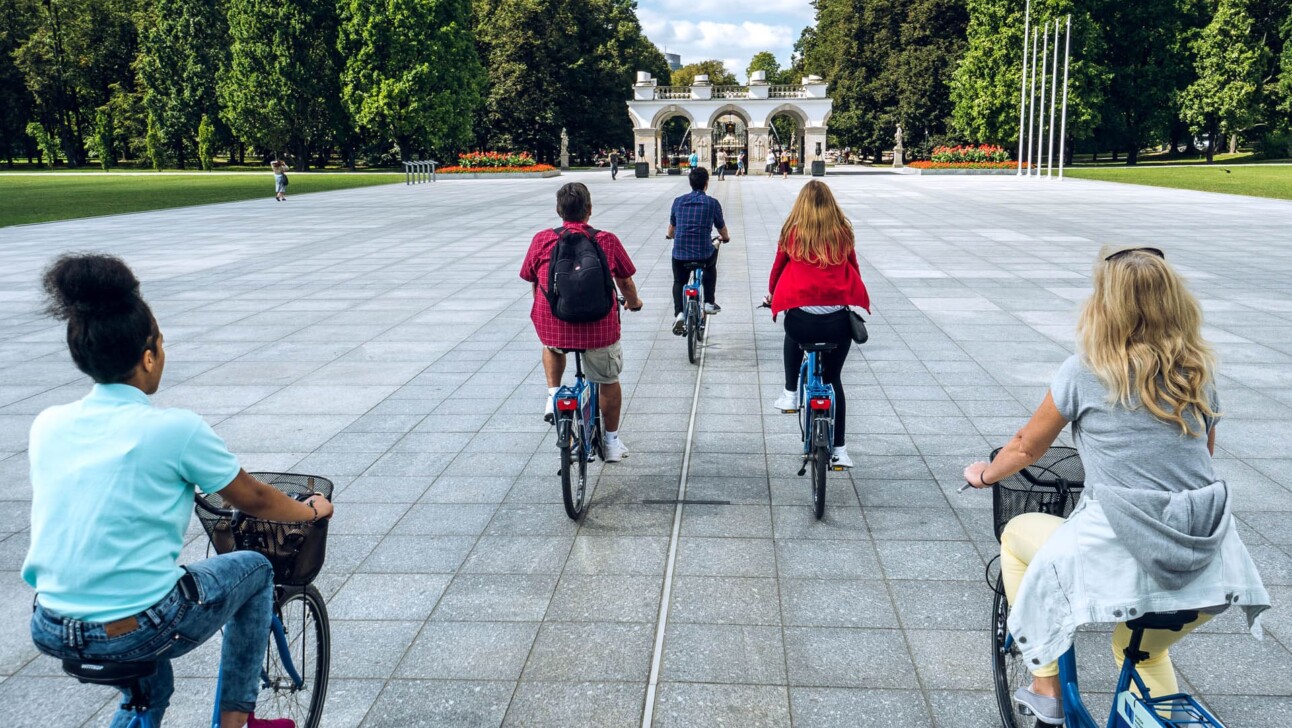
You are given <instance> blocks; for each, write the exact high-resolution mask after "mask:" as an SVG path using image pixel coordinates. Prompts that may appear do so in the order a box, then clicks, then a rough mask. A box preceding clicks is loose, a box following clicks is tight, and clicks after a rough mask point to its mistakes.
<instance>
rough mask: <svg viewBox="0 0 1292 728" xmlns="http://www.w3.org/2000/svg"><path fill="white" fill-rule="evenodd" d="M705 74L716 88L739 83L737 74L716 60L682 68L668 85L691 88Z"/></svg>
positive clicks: (672, 75) (690, 64)
mask: <svg viewBox="0 0 1292 728" xmlns="http://www.w3.org/2000/svg"><path fill="white" fill-rule="evenodd" d="M773 60H775V59H773ZM705 74H708V76H709V83H711V84H713V85H714V86H735V85H736V84H737V83H739V82H738V81H737V80H736V74H734V73H732V72H731V71H728V70H727V67H726V66H725V65H723V63H722V61H719V60H714V59H710V60H707V61H700V62H699V63H688V64H686V65H685V66H682V67H681V68H679V69H677V70H676V71H673V72H672V74H670V76H669V82H668V83H669V85H670V86H690V85H691V84H693V83H695V77H696V76H703V75H705Z"/></svg>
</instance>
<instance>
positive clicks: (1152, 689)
mask: <svg viewBox="0 0 1292 728" xmlns="http://www.w3.org/2000/svg"><path fill="white" fill-rule="evenodd" d="M1062 524H1063V519H1062V518H1059V517H1057V516H1051V515H1047V514H1044V513H1025V514H1023V515H1021V516H1017V517H1015V518H1014V519H1013V520H1011V521H1010V522H1009V524H1008V525H1006V526H1005V532H1004V533H1002V534H1001V537H1000V575H1001V579H1002V580H1003V581H1004V582H1005V597H1006V598H1007V599H1008V600H1009V601H1010V603H1011V604H1012V603H1013V602H1014V597H1015V596H1016V595H1017V594H1018V587H1019V585H1020V584H1022V583H1023V574H1024V572H1026V571H1027V565H1028V564H1029V563H1031V562H1032V559H1033V558H1034V557H1035V556H1036V552H1038V551H1040V550H1041V546H1043V545H1044V544H1045V542H1046V541H1048V540H1049V538H1050V536H1052V535H1053V534H1054V531H1055V530H1056V529H1058V527H1059V526H1060V525H1062ZM1209 619H1211V615H1210V614H1203V613H1199V614H1198V618H1197V619H1196V620H1194V621H1192V622H1190V623H1189V624H1186V625H1185V626H1184V628H1183V629H1181V630H1180V631H1179V632H1173V631H1171V630H1167V629H1150V630H1145V632H1144V638H1143V641H1142V642H1141V645H1140V649H1141V650H1142V651H1143V652H1147V653H1148V659H1146V660H1144V661H1142V662H1139V663H1137V664H1136V665H1135V669H1136V670H1138V671H1139V675H1140V677H1141V678H1143V679H1144V684H1145V685H1146V686H1147V687H1148V690H1149V693H1150V694H1152V695H1154V696H1158V697H1160V696H1163V695H1171V694H1173V693H1177V692H1179V684H1178V683H1177V682H1176V679H1175V667H1174V666H1173V665H1172V664H1171V655H1170V653H1169V648H1170V647H1171V645H1173V644H1175V643H1176V642H1179V641H1180V639H1181V638H1182V637H1184V636H1185V635H1186V634H1188V633H1190V632H1192V631H1193V630H1195V629H1197V628H1198V627H1200V626H1201V625H1203V624H1205V623H1206V622H1207V620H1209ZM1130 638H1131V631H1130V630H1129V629H1127V627H1126V625H1125V624H1119V625H1117V627H1116V629H1114V630H1113V659H1114V660H1115V661H1116V662H1117V668H1118V669H1121V666H1122V662H1123V660H1124V659H1125V657H1124V650H1125V649H1126V646H1127V645H1129V644H1130ZM1032 674H1033V675H1035V676H1037V677H1054V676H1055V675H1058V674H1059V665H1058V663H1056V662H1052V663H1050V664H1048V665H1043V666H1041V667H1039V668H1037V669H1035V670H1033V671H1032ZM1137 692H1138V691H1137Z"/></svg>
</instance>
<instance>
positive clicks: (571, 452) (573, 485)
mask: <svg viewBox="0 0 1292 728" xmlns="http://www.w3.org/2000/svg"><path fill="white" fill-rule="evenodd" d="M567 424H568V428H569V430H568V432H567V434H566V435H565V440H564V441H563V442H562V443H561V497H562V499H563V500H564V501H565V515H567V516H569V517H570V519H571V520H574V521H577V520H579V518H581V517H582V516H583V511H584V506H585V505H586V503H585V502H584V499H585V497H586V494H587V482H588V458H587V455H586V454H585V448H584V446H583V420H582V419H581V418H580V417H579V416H578V414H575V416H574V417H573V418H571V419H570V420H569V421H568V423H567ZM576 466H577V467H576Z"/></svg>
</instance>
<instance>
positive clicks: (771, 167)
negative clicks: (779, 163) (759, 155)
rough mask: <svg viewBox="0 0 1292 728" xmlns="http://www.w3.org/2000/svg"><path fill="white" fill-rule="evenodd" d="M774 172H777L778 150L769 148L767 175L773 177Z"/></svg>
mask: <svg viewBox="0 0 1292 728" xmlns="http://www.w3.org/2000/svg"><path fill="white" fill-rule="evenodd" d="M774 174H776V152H775V151H774V150H771V149H768V150H767V176H768V177H771V176H772V175H774Z"/></svg>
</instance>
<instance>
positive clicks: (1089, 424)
mask: <svg viewBox="0 0 1292 728" xmlns="http://www.w3.org/2000/svg"><path fill="white" fill-rule="evenodd" d="M1050 392H1051V393H1052V394H1053V396H1054V404H1055V406H1056V407H1057V408H1058V410H1059V414H1061V415H1063V418H1064V419H1066V420H1067V421H1069V422H1071V423H1072V438H1073V440H1074V441H1075V442H1076V445H1077V450H1078V451H1079V452H1080V453H1081V463H1082V465H1084V466H1085V469H1086V484H1087V485H1089V486H1095V487H1096V488H1097V487H1099V486H1111V487H1115V488H1131V489H1135V490H1139V489H1148V490H1162V491H1170V492H1180V491H1184V490H1193V489H1196V488H1201V487H1203V486H1206V485H1208V484H1210V483H1212V482H1214V481H1215V480H1216V475H1215V470H1214V469H1213V468H1212V463H1211V454H1210V453H1209V452H1208V451H1207V438H1206V437H1205V436H1204V437H1194V436H1190V435H1185V434H1183V433H1182V432H1181V431H1180V428H1179V426H1178V425H1174V424H1171V423H1168V422H1163V421H1162V420H1159V419H1158V418H1156V417H1154V416H1153V414H1152V413H1151V412H1149V411H1148V410H1147V409H1146V408H1144V407H1139V408H1136V409H1128V408H1126V407H1124V406H1122V405H1121V404H1117V403H1110V402H1109V401H1108V389H1107V388H1106V387H1104V384H1103V382H1101V381H1099V378H1098V377H1097V376H1095V374H1094V372H1092V371H1090V369H1089V368H1088V367H1087V366H1086V364H1085V362H1084V361H1083V360H1082V359H1081V357H1080V356H1079V355H1078V356H1072V357H1069V358H1068V360H1067V361H1065V362H1063V366H1061V367H1059V373H1058V374H1057V375H1055V377H1054V382H1053V383H1052V384H1051V385H1050ZM1208 396H1209V399H1210V404H1211V409H1212V411H1219V409H1220V403H1219V401H1218V400H1217V398H1216V390H1215V388H1214V387H1212V388H1211V389H1210V390H1209V394H1208ZM1186 416H1187V415H1186ZM1214 424H1215V423H1214V422H1211V421H1207V422H1205V423H1204V426H1205V429H1206V430H1208V431H1209V430H1210V429H1211V427H1212V425H1214ZM1195 429H1196V428H1195ZM1096 497H1098V495H1097V494H1096Z"/></svg>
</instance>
